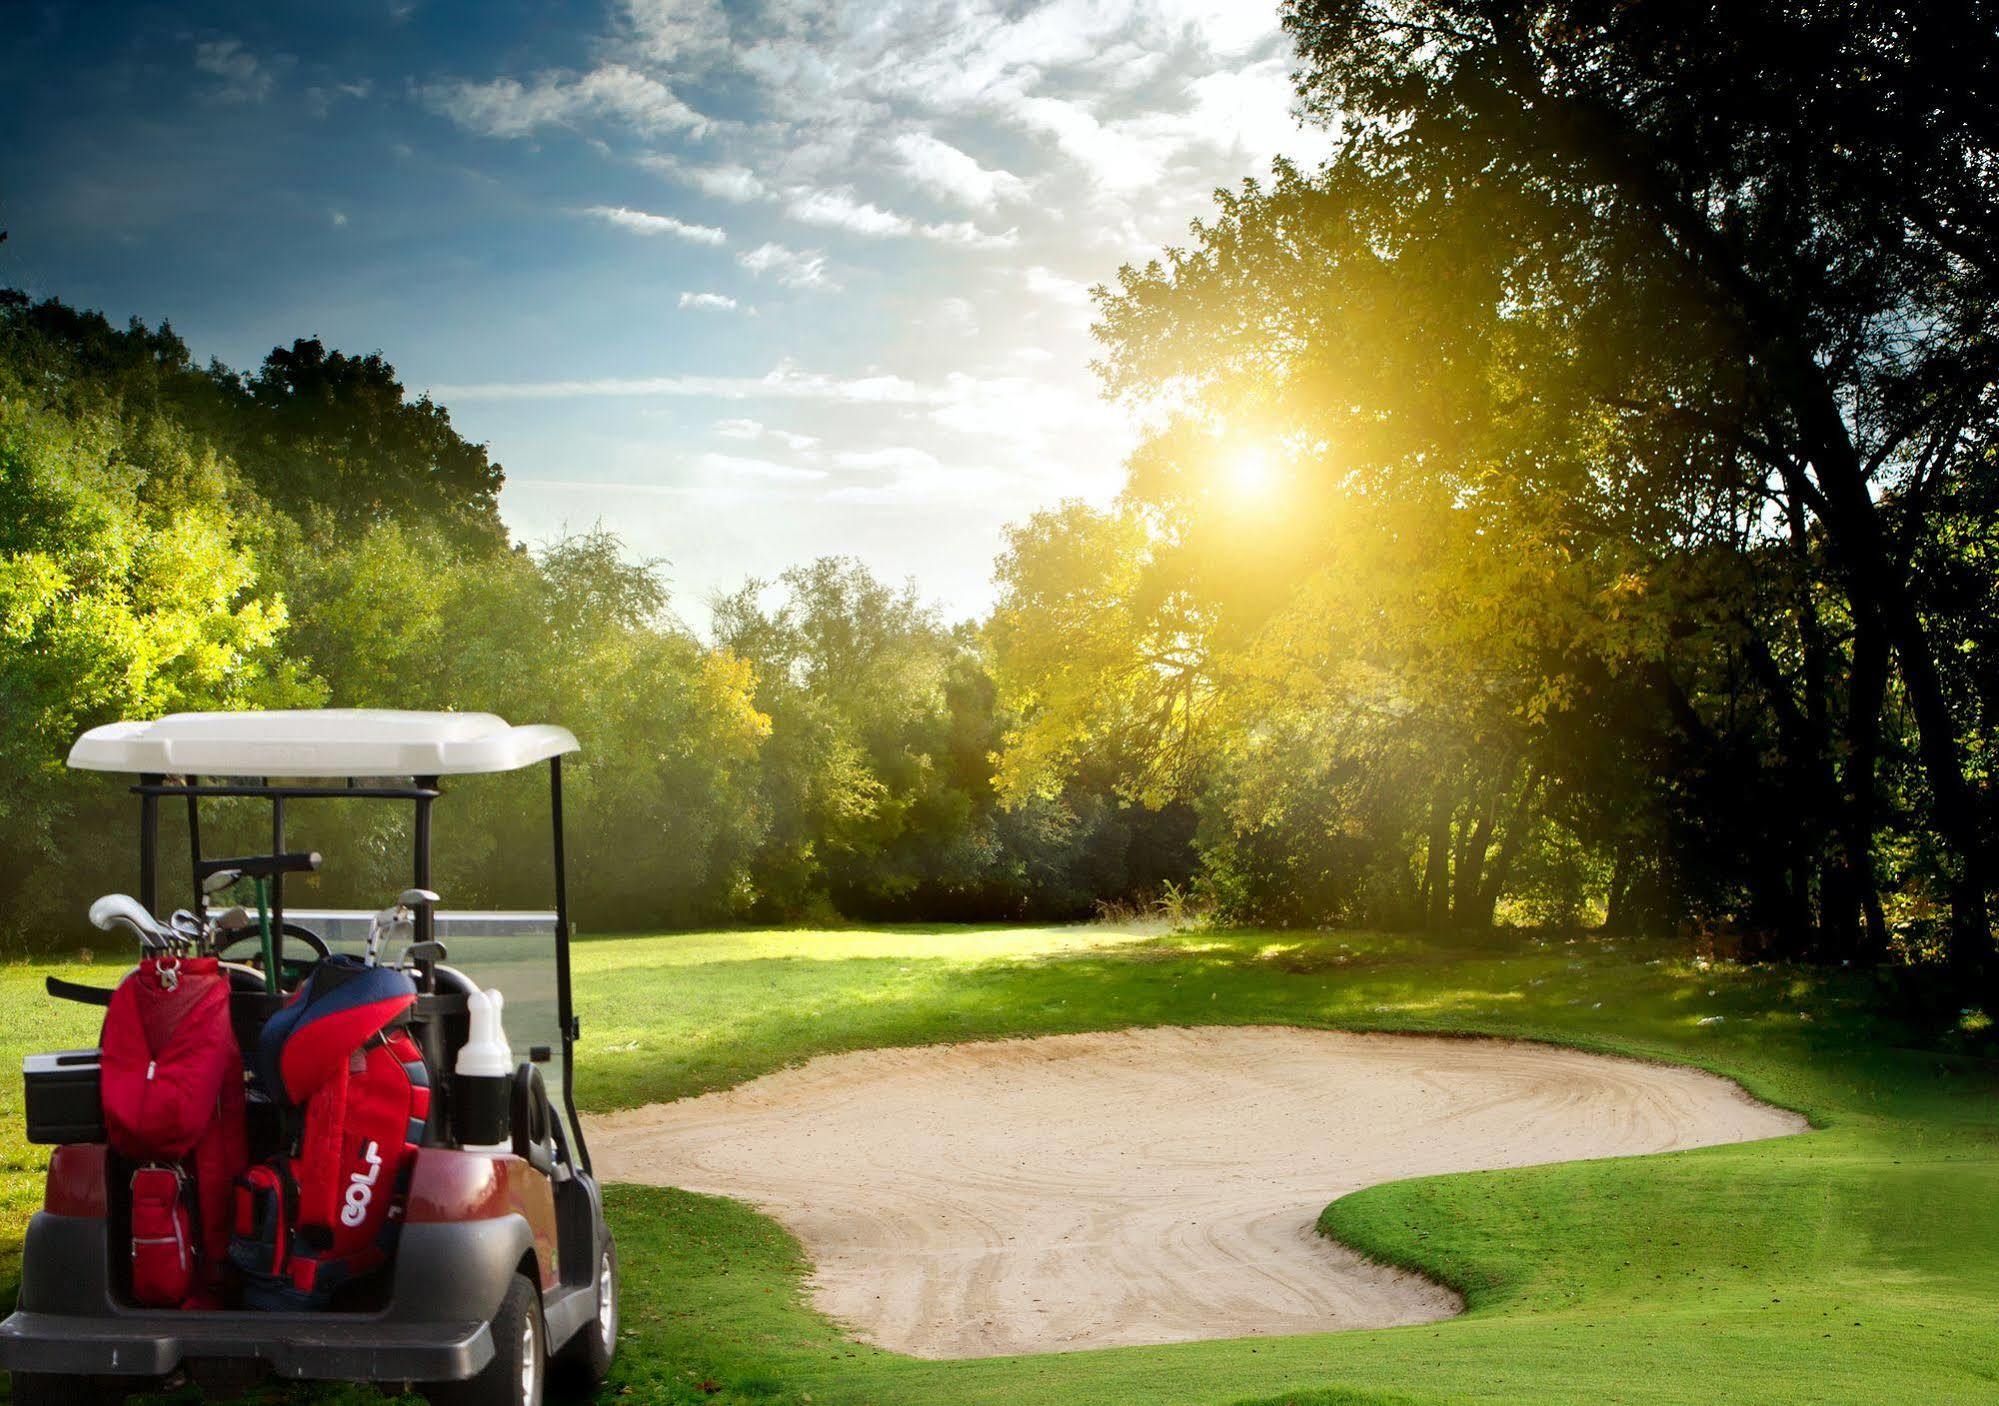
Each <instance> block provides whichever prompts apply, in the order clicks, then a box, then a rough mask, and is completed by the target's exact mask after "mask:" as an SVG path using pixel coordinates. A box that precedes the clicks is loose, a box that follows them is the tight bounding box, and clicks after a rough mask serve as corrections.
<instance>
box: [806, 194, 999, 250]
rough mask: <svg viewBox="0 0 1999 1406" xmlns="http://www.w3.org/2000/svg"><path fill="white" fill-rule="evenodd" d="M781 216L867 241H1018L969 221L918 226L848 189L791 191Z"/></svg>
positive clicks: (982, 244)
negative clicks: (843, 232)
mask: <svg viewBox="0 0 1999 1406" xmlns="http://www.w3.org/2000/svg"><path fill="white" fill-rule="evenodd" d="M784 213H785V214H787V215H789V216H790V217H791V218H792V219H794V220H797V221H799V222H800V223H802V224H808V225H820V226H823V227H825V228H827V229H841V230H846V231H847V232H848V233H850V234H858V235H862V236H864V237H866V238H869V239H908V238H912V237H915V238H921V239H934V240H936V241H937V242H938V243H940V244H960V245H963V246H965V247H966V248H968V249H1005V248H1009V247H1010V246H1011V245H1012V244H1013V243H1014V241H1015V239H1016V238H1018V232H1017V231H1015V230H1007V231H1005V232H1004V233H1000V234H993V233H990V232H988V231H986V230H982V229H980V228H979V227H978V226H977V225H975V224H973V223H972V222H971V221H969V220H953V221H950V222H948V223H943V224H921V223H918V222H917V221H915V220H912V219H910V218H909V216H907V215H899V214H897V213H896V212H895V211H893V210H884V209H882V208H881V207H880V206H879V205H873V204H870V203H869V202H867V201H865V200H860V199H857V198H856V197H855V195H854V193H853V191H852V190H849V189H840V190H813V189H810V188H802V189H797V190H794V191H792V193H791V197H790V199H789V200H787V201H786V202H785V207H784Z"/></svg>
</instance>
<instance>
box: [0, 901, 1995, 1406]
mask: <svg viewBox="0 0 1999 1406" xmlns="http://www.w3.org/2000/svg"><path fill="white" fill-rule="evenodd" d="M38 985H39V972H34V973H30V972H27V971H24V970H20V969H8V970H6V971H5V972H4V973H0V1043H4V1046H5V1048H4V1049H0V1057H4V1058H6V1059H8V1060H10V1061H11V1060H12V1059H13V1058H14V1057H15V1055H16V1054H17V1053H18V1052H19V1051H22V1050H26V1049H31V1048H49V1047H52V1046H54V1045H59V1044H63V1043H67V1042H71V1041H81V1042H87V1041H88V1039H89V1036H90V1031H91V1020H90V1016H89V1013H87V1012H82V1011H71V1010H62V1009H61V1008H53V1009H52V1008H50V1007H49V1006H48V1005H47V1004H46V1003H45V1002H42V1001H41V1000H40V999H39V998H38V997H35V996H33V995H32V993H33V991H34V988H35V987H37V986H38ZM578 991H579V1001H580V1003H581V1007H582V1014H583V1020H584V1031H585V1045H584V1059H583V1061H582V1062H581V1068H580V1070H579V1081H580V1089H581V1093H582V1097H583V1099H584V1101H585V1103H586V1104H587V1105H588V1106H590V1107H594V1108H610V1107H618V1106H623V1105H627V1104H630V1103H634V1102H642V1101H645V1100H648V1099H656V1098H671V1097H676V1096H679V1095H682V1094H686V1093H692V1092H696V1091H699V1090H703V1089H709V1088H717V1087H723V1086H725V1085H728V1084H731V1083H735V1082H738V1081H740V1080H742V1079H744V1078H747V1077H751V1076H753V1075H755V1074H757V1073H761V1072H764V1071H767V1070H769V1069H772V1068H776V1067H778V1066H781V1065H783V1064H786V1063H789V1062H792V1061H795V1060H798V1059H802V1058H805V1057H808V1056H810V1055H812V1054H816V1053H821V1052H825V1051H829V1050H840V1049H854V1048H865V1047H869V1046H875V1045H884V1044H911V1043H922V1042H930V1041H937V1040H950V1039H961V1038H979V1037H987V1036H995V1035H1004V1034H1017V1033H1035V1032H1043V1031H1055V1030H1078V1029H1093V1028H1110V1027H1116V1026H1123V1025H1143V1024H1157V1023H1190V1024H1192V1023H1226V1022H1241V1021H1253V1022H1264V1021H1270V1022H1289V1023H1295V1024H1303V1025H1341V1026H1349V1027H1367V1028H1377V1029H1412V1030H1443V1031H1482V1032H1490V1033H1495V1034H1506V1035H1519V1036H1529V1037H1534V1038H1545V1039H1557V1040H1562V1041H1564V1042H1567V1043H1571V1044H1577V1045H1582V1046H1585V1047H1588V1048H1595V1049H1603V1050H1609V1051H1616V1052H1621V1053H1627V1054H1637V1055H1642V1056H1649V1057H1659V1058H1671V1059H1678V1060H1682V1061H1685V1062H1689V1063H1694V1064H1699V1065H1702V1066H1705V1067H1708V1068H1712V1069H1716V1070H1719V1071H1722V1072H1725V1073H1728V1074H1731V1075H1734V1076H1735V1077H1737V1078H1739V1079H1741V1080H1742V1081H1743V1082H1744V1083H1745V1084H1746V1085H1747V1086H1749V1087H1750V1088H1751V1089H1752V1090H1753V1091H1755V1092H1756V1093H1758V1094H1760V1095H1762V1096H1763V1097H1766V1098H1769V1099H1772V1100H1773V1101H1776V1102H1779V1103H1783V1104H1785V1105H1787V1106H1791V1107H1795V1108H1800V1109H1803V1110H1805V1111H1806V1112H1808V1113H1809V1114H1810V1115H1811V1116H1812V1117H1813V1119H1814V1120H1815V1122H1817V1123H1818V1124H1819V1125H1820V1129H1821V1131H1819V1132H1818V1133H1816V1134H1814V1135H1813V1136H1810V1137H1805V1138H1792V1139H1783V1140H1779V1141H1774V1142H1769V1143H1762V1144H1751V1145H1748V1146H1742V1147H1733V1148H1716V1149H1709V1150H1704V1151H1699V1152H1691V1153H1682V1154H1675V1155H1672V1156H1667V1157H1658V1158H1641V1159H1634V1160H1629V1161H1618V1162H1597V1163H1584V1164H1575V1165H1570V1166H1564V1167H1553V1168H1543V1169H1531V1170H1527V1171H1519V1172H1505V1173H1489V1174H1478V1175H1472V1176H1462V1177H1448V1178H1436V1179H1429V1180H1423V1181H1415V1182H1405V1183H1399V1184H1396V1185H1393V1186H1387V1187H1378V1188H1375V1189H1373V1190H1371V1191H1367V1192H1363V1193H1361V1194H1359V1195H1357V1196H1353V1197H1349V1198H1346V1199H1345V1200H1342V1201H1340V1202H1338V1203H1337V1204H1335V1205H1334V1206H1332V1207H1331V1208H1329V1209H1328V1212H1327V1214H1326V1218H1325V1220H1326V1225H1327V1227H1328V1228H1329V1229H1331V1230H1333V1231H1335V1232H1336V1233H1338V1234H1339V1235H1341V1236H1342V1237H1343V1238H1345V1239H1347V1240H1348V1241H1350V1242H1352V1243H1355V1244H1358V1245H1361V1246H1363V1247H1364V1248H1366V1249H1368V1250H1370V1251H1372V1252H1373V1253H1375V1254H1377V1255H1380V1256H1382V1257H1384V1258H1388V1259H1392V1260H1395V1261H1398V1262H1401V1263H1405V1264H1410V1265H1414V1266H1417V1267H1419V1268H1422V1269H1424V1270H1426V1271H1427V1272H1429V1273H1431V1274H1434V1275H1437V1276H1438V1277H1440V1278H1442V1279H1445V1280H1447V1281H1449V1282H1451V1283H1453V1284H1455V1285H1457V1286H1458V1287H1459V1288H1461V1289H1463V1290H1464V1291H1465V1292H1466V1293H1467V1295H1468V1297H1469V1299H1470V1303H1471V1311H1470V1312H1469V1313H1468V1314H1467V1315H1466V1316H1464V1317H1463V1318H1460V1319H1456V1320H1453V1321H1451V1322H1448V1323H1442V1324H1435V1325H1431V1326H1427V1327H1421V1328H1410V1329H1400V1330H1394V1331H1384V1332H1373V1333H1354V1334H1330V1335H1325V1336H1319V1337H1301V1338H1285V1339H1262V1340H1255V1341H1237V1342H1219V1343H1197V1344H1186V1345H1180V1346H1174V1347H1166V1348H1131V1349H1120V1350H1116V1351H1110V1352H1093V1353H1077V1354H1070V1355H1065V1356H1059V1357H1036V1358H1019V1359H998V1360H992V1361H982V1362H964V1363H925V1362H915V1361H911V1360H908V1359H903V1358H898V1357H895V1356H892V1355H890V1354H886V1353H880V1352H876V1351H874V1350H872V1349H868V1348H864V1347H859V1346H857V1345H854V1344H852V1343H849V1342H847V1341H846V1340H845V1339H844V1338H843V1337H842V1336H841V1335H840V1333H839V1332H838V1330H837V1329H835V1328H834V1327H833V1326H832V1325H830V1324H828V1323H827V1322H826V1321H825V1320H823V1319H821V1318H819V1317H818V1316H817V1315H816V1314H814V1313H813V1312H812V1311H811V1309H810V1307H809V1306H808V1305H807V1304H806V1302H805V1299H804V1293H803V1279H804V1275H805V1273H806V1269H807V1267H806V1266H805V1264H804V1262H803V1261H802V1259H801V1257H800V1255H799V1252H798V1249H797V1247H796V1245H795V1244H793V1243H792V1242H791V1240H790V1239H789V1237H788V1236H786V1235H785V1234H784V1233H783V1232H782V1231H781V1230H780V1229H778V1228H777V1227H776V1226H774V1225H773V1224H772V1223H771V1222H769V1221H767V1220H764V1219H763V1218H761V1217H759V1216H757V1215H755V1214H753V1213H751V1212H749V1211H747V1210H745V1209H744V1208H742V1207H740V1206H737V1205H735V1204H733V1203H730V1202H727V1201H720V1200H715V1199H712V1198H706V1197H697V1196H691V1195H686V1194H682V1193H676V1192H671V1191H658V1190H641V1189H620V1190H616V1191H614V1193H613V1196H612V1204H613V1213H614V1216H615V1217H616V1221H617V1228H618V1233H619V1236H620V1247H621V1251H622V1254H623V1257H624V1261H625V1281H626V1293H627V1311H628V1318H627V1325H626V1327H627V1332H628V1336H627V1339H626V1343H625V1349H626V1350H625V1352H624V1354H623V1356H622V1358H621V1363H620V1366H619V1368H618V1373H617V1383H616V1386H615V1387H614V1391H616V1390H618V1389H619V1388H623V1389H626V1390H627V1391H628V1394H623V1395H621V1396H620V1399H630V1400H656V1401H678V1400H688V1401H719V1402H731V1401H764V1400H768V1401H774V1402H807V1401H809V1402H811V1403H814V1406H822V1404H830V1403H838V1402H856V1403H880V1406H889V1403H896V1402H911V1403H915V1402H943V1401H949V1402H952V1403H954V1406H955V1404H957V1403H963V1406H972V1404H973V1403H1003V1402H1020V1403H1026V1402H1051V1401H1052V1402H1063V1403H1078V1406H1080V1403H1105V1406H1109V1404H1110V1403H1114V1402H1115V1403H1125V1402H1146V1401H1151V1402H1217V1403H1228V1402H1236V1401H1246V1400H1248V1401H1254V1400H1265V1399H1267V1400H1270V1401H1272V1402H1278V1401H1287V1402H1297V1403H1299V1406H1308V1403H1310V1404H1312V1406H1346V1404H1347V1403H1361V1402H1383V1401H1407V1402H1422V1403H1430V1402H1444V1401H1514V1402H1576V1403H1582V1402H1600V1401H1609V1402H1634V1403H1635V1402H1656V1403H1665V1402H1702V1403H1706V1402H1711V1401H1716V1400H1757V1401H1771V1402H1791V1401H1795V1402H1807V1401H1809V1402H1825V1401H1853V1402H1869V1403H1873V1402H1882V1403H1887V1402H1902V1401H1907V1402H1970V1401H1979V1400H1993V1399H1999V1370H1995V1366H1996V1364H1999V1323H1995V1321H1994V1315H1993V1313H1992V1310H1991V1305H1992V1304H1993V1303H1994V1302H1995V1301H1999V1102H1995V1098H1994V1096H1995V1094H1999V1070H1995V1068H1994V1066H1993V1065H1991V1064H1989V1063H1980V1062H1975V1061H1970V1060H1965V1059H1962V1058H1958V1057H1954V1056H1950V1055H1946V1054H1936V1053H1924V1052H1919V1051H1914V1050H1908V1049H1901V1048H1897V1047H1896V1043H1895V1035H1894V1032H1893V1031H1892V1030H1889V1029H1886V1028H1882V1027H1877V1026H1875V1025H1874V1024H1873V1023H1872V1022H1871V1021H1870V1020H1869V1018H1868V1017H1867V1015H1866V1014H1865V1008H1864V1006H1863V1004H1862V1003H1861V1001H1860V999H1859V994H1860V993H1859V992H1858V991H1857V990H1856V989H1853V988H1852V987H1851V986H1849V985H1843V984H1841V983H1839V982H1832V983H1824V982H1820V981H1818V980H1816V979H1812V978H1807V977H1803V976H1799V975H1797V974H1795V973H1788V972H1780V971H1772V970H1768V969H1742V968H1735V967H1728V966H1723V967H1717V968H1711V969H1705V970H1703V969H1700V968H1698V967H1696V966H1694V965H1692V964H1690V963H1688V962H1687V961H1685V960H1684V959H1683V957H1682V956H1681V955H1680V954H1679V953H1678V952H1677V951H1676V950H1674V949H1670V948H1666V947H1652V946H1645V945H1638V944H1615V945H1613V944H1597V943H1592V942H1576V943H1560V942H1550V943H1533V942H1529V941H1524V940H1522V939H1518V938H1507V939H1500V938H1492V939H1478V940H1467V941H1462V942H1456V943H1451V944H1438V943H1435V942H1429V941H1418V940H1412V939H1398V938H1387V937H1373V936H1356V935H1352V934H1339V935H1321V934H1234V935H1225V936H1210V935H1202V936H1191V937H1178V938H1165V939H1157V938H1155V939H1144V938H1141V937H1138V936H1135V935H1128V934H1121V933H1117V932H1114V931H1107V930H1101V929H1064V930H1057V931H1034V930H1001V931H979V930H968V929H953V930H946V931H941V932H938V931H919V930H905V931H889V932H870V933H848V932H842V933H817V932H814V933H736V934H692V935H686V936H675V937H660V938H626V939H609V940H601V941H594V942H589V943H585V944H583V945H582V947H581V949H580V953H579V958H578ZM1717 1015H1718V1016H1721V1017H1723V1019H1722V1020H1721V1021H1720V1022H1718V1023H1711V1024H1708V1025H1701V1024H1699V1023H1698V1022H1699V1021H1700V1020H1701V1018H1703V1017H1709V1016H1717ZM0 1129H4V1131H0V1164H4V1166H5V1167H6V1168H8V1169H9V1171H8V1173H7V1174H6V1176H5V1177H4V1184H0V1214H4V1215H5V1216H6V1217H7V1218H8V1222H7V1223H8V1225H9V1226H10V1227H11V1226H15V1225H18V1223H19V1220H20V1218H21V1217H22V1216H23V1215H24V1214H25V1209H26V1208H27V1207H28V1206H30V1205H32V1202H33V1197H34V1194H35V1191H34V1181H33V1178H32V1176H30V1175H27V1174H26V1173H25V1172H23V1171H18V1170H14V1169H26V1168H32V1167H33V1166H35V1165H37V1162H38V1159H37V1157H36V1156H35V1154H34V1152H33V1150H31V1149H26V1148H24V1147H22V1146H21V1145H20V1143H19V1142H18V1085H17V1084H15V1083H13V1082H12V1081H7V1082H4V1083H0Z"/></svg>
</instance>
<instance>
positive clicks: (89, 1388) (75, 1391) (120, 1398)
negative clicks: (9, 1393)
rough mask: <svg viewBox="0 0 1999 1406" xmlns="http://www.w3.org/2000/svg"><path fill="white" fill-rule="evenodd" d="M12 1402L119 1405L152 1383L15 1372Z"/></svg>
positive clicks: (18, 1405) (57, 1405) (40, 1405)
mask: <svg viewBox="0 0 1999 1406" xmlns="http://www.w3.org/2000/svg"><path fill="white" fill-rule="evenodd" d="M12 1375H13V1378H14V1402H15V1406H123V1402H124V1400H125V1398H126V1397H128V1396H130V1395H131V1394H132V1393H133V1392H135V1391H144V1390H146V1389H148V1388H149V1387H150V1386H151V1385H152V1383H151V1382H150V1381H141V1380H139V1379H138V1378H136V1377H135V1378H132V1379H131V1380H130V1382H129V1383H127V1382H124V1381H120V1380H118V1379H117V1378H116V1377H71V1376H63V1375H61V1374H59V1373H55V1372H15V1373H13V1374H12Z"/></svg>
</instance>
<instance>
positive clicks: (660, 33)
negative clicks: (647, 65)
mask: <svg viewBox="0 0 1999 1406" xmlns="http://www.w3.org/2000/svg"><path fill="white" fill-rule="evenodd" d="M623 9H624V15H623V19H624V24H625V27H626V29H627V30H628V32H629V33H630V35H631V37H632V40H633V42H634V43H635V44H636V46H637V47H638V49H639V51H640V52H641V53H643V54H644V55H645V56H646V58H648V59H650V60H651V61H653V62H655V63H676V62H683V61H685V60H687V59H689V58H691V57H696V56H699V55H701V54H705V53H709V52H712V51H713V50H715V49H716V48H718V47H719V46H721V45H723V44H726V43H727V42H728V39H729V17H728V15H727V14H726V13H724V11H723V9H722V6H721V3H720V0H624V6H623Z"/></svg>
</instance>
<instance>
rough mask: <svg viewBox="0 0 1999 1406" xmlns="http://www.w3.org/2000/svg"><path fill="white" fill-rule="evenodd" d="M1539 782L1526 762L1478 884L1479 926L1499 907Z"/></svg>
mask: <svg viewBox="0 0 1999 1406" xmlns="http://www.w3.org/2000/svg"><path fill="white" fill-rule="evenodd" d="M1540 785H1541V777H1540V775H1539V773H1537V772H1536V771H1535V770H1534V768H1533V767H1532V766H1529V767H1528V768H1527V775H1526V778H1525V779H1524V780H1523V781H1522V782H1521V783H1520V794H1519V795H1518V796H1516V797H1514V800H1513V807H1512V809H1511V810H1510V811H1509V812H1508V813H1507V817H1506V828H1505V829H1503V830H1501V831H1500V832H1499V853H1498V854H1496V855H1494V856H1493V860H1492V863H1491V865H1490V866H1489V867H1488V868H1487V869H1486V872H1485V875H1484V877H1483V880H1482V881H1481V883H1480V884H1479V891H1478V922H1479V925H1480V926H1481V927H1488V928H1489V927H1491V926H1492V920H1493V915H1494V914H1495V913H1496V912H1498V910H1499V898H1500V895H1501V894H1502V893H1504V892H1505V890H1506V881H1507V880H1508V879H1509V878H1511V877H1512V874H1513V862H1514V860H1515V859H1517V858H1518V857H1519V855H1520V846H1521V843H1522V842H1523V841H1524V840H1525V839H1526V837H1527V830H1528V827H1529V825H1530V824H1531V823H1532V819H1533V816H1532V807H1533V800H1534V793H1535V791H1537V790H1539V789H1540Z"/></svg>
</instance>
